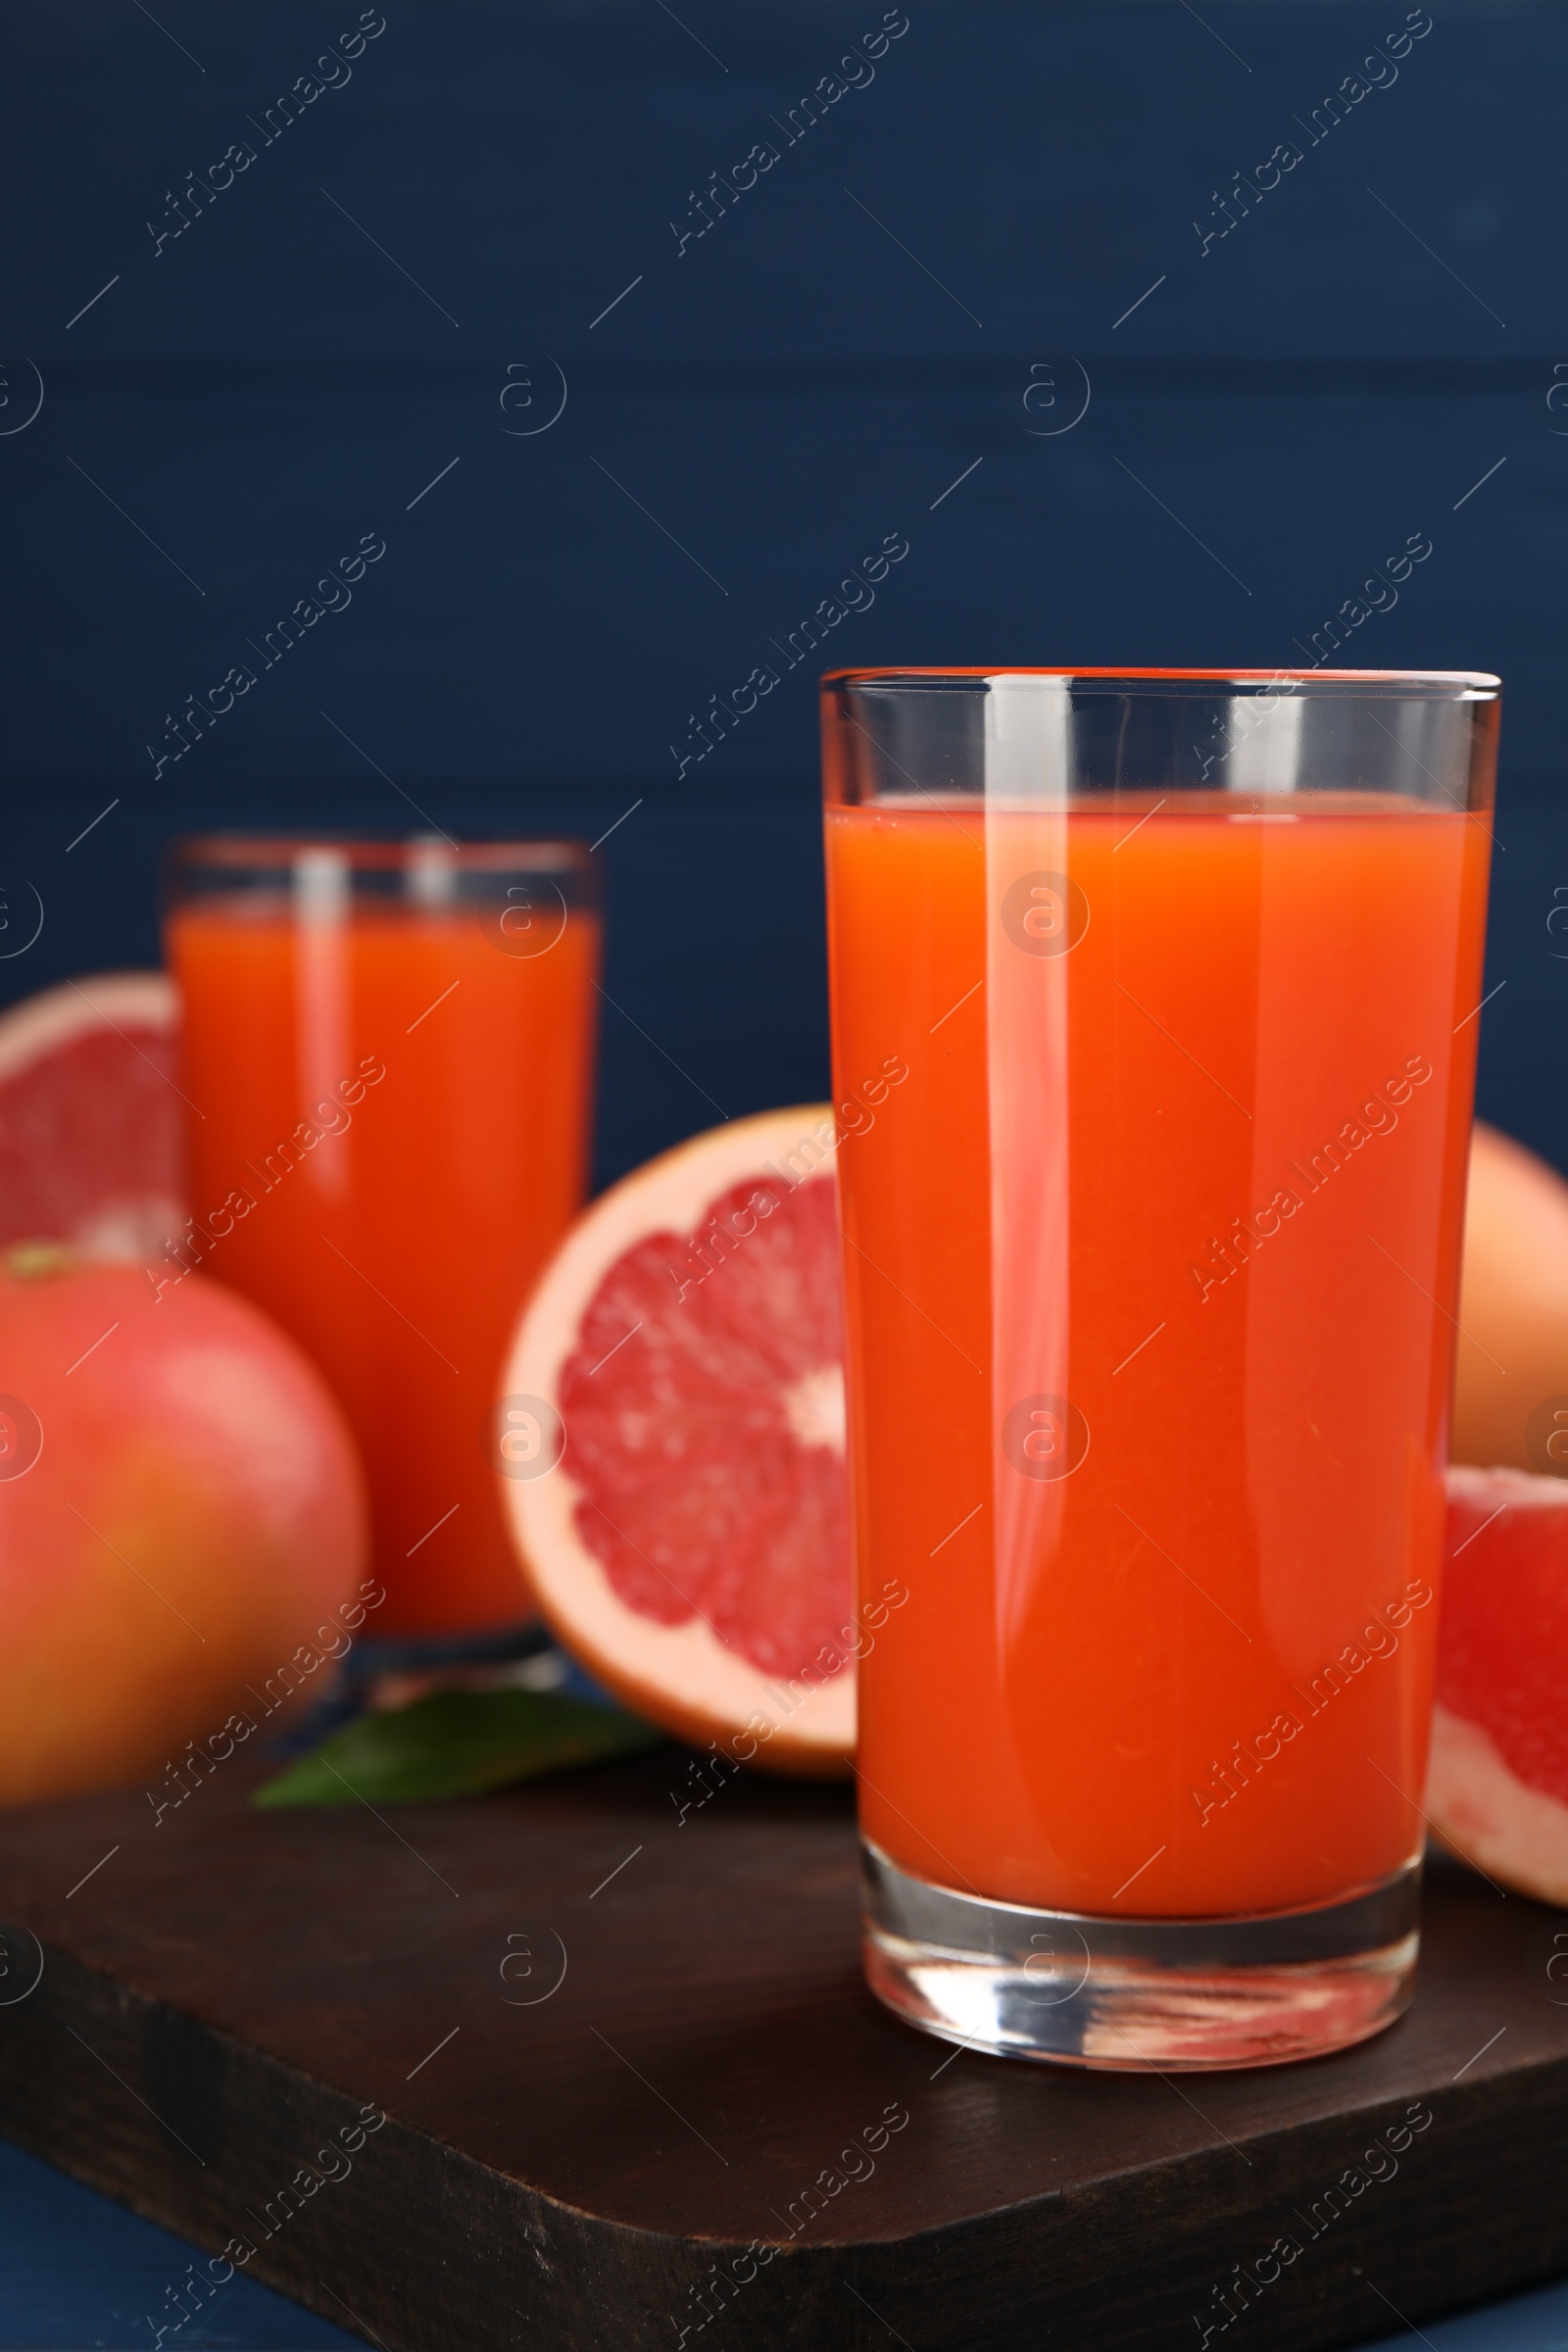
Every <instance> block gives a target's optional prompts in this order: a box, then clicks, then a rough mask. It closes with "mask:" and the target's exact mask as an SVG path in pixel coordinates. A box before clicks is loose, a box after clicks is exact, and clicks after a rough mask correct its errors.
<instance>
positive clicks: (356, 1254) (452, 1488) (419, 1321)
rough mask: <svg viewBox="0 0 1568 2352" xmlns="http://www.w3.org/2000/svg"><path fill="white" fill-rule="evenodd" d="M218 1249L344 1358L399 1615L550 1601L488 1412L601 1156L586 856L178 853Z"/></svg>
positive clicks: (591, 902)
mask: <svg viewBox="0 0 1568 2352" xmlns="http://www.w3.org/2000/svg"><path fill="white" fill-rule="evenodd" d="M168 953H169V961H170V965H171V968H172V971H173V974H174V976H175V979H176V981H177V983H178V986H179V990H180V998H181V1005H182V1017H183V1047H182V1055H183V1075H182V1077H181V1081H180V1083H181V1087H182V1089H183V1092H184V1094H185V1096H186V1099H187V1103H188V1106H189V1107H188V1110H187V1114H186V1132H187V1141H188V1178H189V1186H190V1191H189V1200H190V1205H191V1210H192V1221H191V1225H190V1227H189V1229H188V1232H187V1235H186V1239H185V1242H184V1244H183V1246H182V1247H181V1248H180V1249H179V1250H176V1251H173V1252H172V1253H171V1257H170V1262H169V1263H168V1264H167V1265H165V1266H164V1267H162V1268H160V1269H158V1270H157V1272H156V1279H157V1280H158V1281H160V1282H165V1283H167V1282H172V1281H177V1280H179V1279H180V1278H181V1275H182V1272H183V1271H184V1270H185V1268H186V1267H188V1266H194V1265H196V1264H200V1265H201V1266H202V1267H203V1268H204V1270H206V1271H207V1272H209V1273H211V1274H214V1275H216V1276H217V1277H218V1278H219V1279H220V1280H221V1281H224V1282H230V1283H232V1284H233V1285H234V1287H235V1289H236V1290H240V1291H243V1292H244V1293H245V1294H246V1296H247V1297H249V1298H251V1299H255V1300H256V1302H257V1303H258V1305H260V1306H263V1307H265V1308H267V1310H268V1311H269V1312H270V1314H272V1315H274V1316H275V1317H276V1318H277V1320H278V1321H279V1322H280V1323H282V1324H283V1325H284V1327H285V1329H287V1330H289V1331H291V1332H292V1333H293V1334H294V1336H295V1338H296V1339H297V1340H299V1342H300V1343H301V1345H302V1346H303V1347H304V1348H306V1349H307V1351H308V1352H309V1353H310V1354H311V1355H312V1356H314V1357H315V1359H316V1361H317V1363H318V1364H319V1366H320V1367H321V1369H322V1371H323V1372H324V1373H325V1374H326V1376H327V1379H328V1380H329V1381H330V1383H331V1384H332V1386H333V1388H334V1389H335V1390H336V1392H337V1395H338V1397H339V1398H340V1399H341V1401H342V1403H343V1405H344V1407H345V1409H346V1411H347V1413H348V1415H349V1418H350V1421H351V1422H352V1424H353V1426H354V1429H355V1432H356V1434H357V1436H358V1438H359V1441H360V1445H361V1447H362V1449H363V1452H364V1455H365V1459H366V1464H367V1468H368V1475H369V1484H370V1494H371V1502H372V1511H373V1519H374V1540H375V1552H376V1569H377V1573H378V1575H379V1577H380V1580H381V1582H382V1583H383V1584H384V1585H385V1588H386V1593H387V1599H386V1603H385V1606H384V1609H383V1611H382V1612H381V1613H380V1615H379V1617H378V1624H379V1625H380V1627H381V1629H382V1630H383V1631H384V1632H389V1633H390V1632H397V1633H452V1632H460V1631H464V1630H471V1629H476V1628H480V1627H485V1626H493V1625H499V1624H502V1623H505V1622H507V1621H509V1620H515V1619H516V1618H517V1617H519V1616H520V1615H522V1614H524V1613H525V1612H526V1609H527V1606H528V1598H527V1594H526V1592H525V1589H524V1587H523V1585H522V1584H521V1582H520V1581H519V1574H518V1570H517V1566H516V1560H515V1551H514V1549H513V1546H512V1544H511V1543H510V1541H509V1539H508V1537H507V1534H506V1530H505V1528H504V1525H503V1522H502V1516H501V1512H500V1508H499V1506H498V1504H497V1501H496V1478H495V1473H496V1469H497V1467H498V1466H499V1465H498V1463H497V1462H496V1460H495V1459H494V1457H493V1455H489V1456H487V1451H486V1446H487V1440H486V1435H485V1433H486V1431H487V1428H488V1426H489V1421H488V1416H489V1414H490V1409H491V1407H492V1405H493V1403H494V1401H495V1397H496V1391H497V1383H498V1380H499V1377H500V1372H501V1366H502V1359H503V1356H504V1353H505V1349H506V1343H507V1340H508V1337H509V1335H510V1332H511V1328H512V1325H513V1323H514V1322H515V1318H516V1315H517V1312H518V1309H519V1307H520V1305H521V1303H522V1301H523V1299H525V1298H526V1296H527V1293H528V1291H529V1289H530V1287H531V1285H532V1283H533V1280H534V1277H535V1276H536V1275H537V1274H538V1272H539V1271H540V1269H541V1268H542V1266H543V1265H544V1263H545V1261H546V1259H547V1258H548V1257H549V1256H550V1254H551V1252H552V1250H554V1248H555V1246H556V1244H557V1242H558V1241H559V1240H560V1238H561V1236H562V1234H563V1232H564V1230H565V1227H566V1225H567V1224H568V1223H569V1222H570V1220H571V1218H572V1216H573V1215H574V1213H575V1211H576V1210H577V1208H578V1207H579V1205H580V1203H581V1201H582V1197H583V1190H584V1183H585V1178H586V1173H587V1151H588V1133H589V1119H590V1113H591V1106H592V1093H593V1077H594V1045H595V1017H594V1008H595V1003H596V998H595V990H594V981H595V976H596V974H597V971H598V967H599V918H598V914H597V911H596V902H595V896H594V890H593V879H592V874H591V871H590V868H589V865H588V860H587V853H586V852H585V851H584V850H583V849H582V848H581V847H580V846H579V845H577V844H573V843H563V842H526V843H524V842H486V843H474V844H466V845H463V846H454V845H452V844H451V843H449V842H447V841H446V840H445V839H444V838H443V837H432V838H430V839H420V840H417V841H415V842H412V843H396V842H326V841H319V842H309V841H277V840H265V839H264V840H250V839H239V838H234V837H225V836H222V835H215V836H211V837H208V838H206V839H202V840H195V841H188V842H184V843H181V844H180V845H178V847H177V849H176V851H175V853H174V856H173V860H172V890H171V906H170V911H169V918H168Z"/></svg>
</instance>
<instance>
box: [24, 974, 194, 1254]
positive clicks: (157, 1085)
mask: <svg viewBox="0 0 1568 2352" xmlns="http://www.w3.org/2000/svg"><path fill="white" fill-rule="evenodd" d="M178 1018H179V1013H178V1005H177V1001H176V999H175V996H174V990H173V986H172V982H171V981H169V980H168V979H166V978H165V976H164V974H163V973H162V972H95V973H92V974H90V975H88V976H87V977H85V978H83V979H81V980H77V981H71V980H68V981H65V982H64V983H63V984H62V985H61V986H60V987H59V988H47V989H45V990H44V991H43V992H42V994H41V995H39V996H36V997H28V998H26V999H25V1001H24V1002H23V1003H22V1004H20V1005H13V1006H12V1007H11V1009H10V1011H9V1012H6V1013H4V1014H0V1250H5V1249H10V1248H12V1247H14V1246H15V1244H17V1243H18V1242H67V1243H69V1244H70V1245H71V1246H72V1248H73V1249H74V1250H79V1251H80V1253H81V1254H82V1255H83V1256H85V1257H92V1258H147V1257H155V1256H157V1255H158V1253H159V1252H160V1250H162V1248H163V1245H164V1242H165V1240H166V1239H167V1238H168V1237H169V1236H171V1235H173V1234H176V1233H178V1231H179V1230H180V1226H181V1224H182V1222H183V1218H184V1210H183V1207H182V1206H181V1200H180V1196H181V1191H182V1186H181V1182H180V1169H179V1163H180V1125H179V1122H180V1098H179V1095H178V1093H177V1092H176V1090H175V1084H174V1055H175V1038H176V1030H177V1026H178Z"/></svg>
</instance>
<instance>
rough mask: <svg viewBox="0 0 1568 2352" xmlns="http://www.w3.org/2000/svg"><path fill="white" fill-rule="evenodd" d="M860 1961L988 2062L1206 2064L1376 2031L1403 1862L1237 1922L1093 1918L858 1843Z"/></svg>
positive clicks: (889, 1998) (1405, 1888)
mask: <svg viewBox="0 0 1568 2352" xmlns="http://www.w3.org/2000/svg"><path fill="white" fill-rule="evenodd" d="M861 1853H862V1856H863V1861H864V1913H863V1919H864V1954H865V1973H866V1978H867V1980H868V1982H869V1984H870V1986H871V1989H872V1991H873V1992H874V1993H875V1994H876V1995H877V1997H878V1999H879V2000H882V2001H885V2002H886V2003H887V2006H888V2007H889V2008H890V2009H892V2010H894V2011H895V2012H896V2013H897V2015H898V2016H900V2017H902V2018H904V2019H905V2020H906V2022H907V2024H909V2025H911V2026H918V2027H919V2028H920V2029H921V2031H922V2032H923V2033H926V2034H937V2035H938V2036H939V2037H940V2038H941V2039H943V2040H945V2041H956V2042H959V2043H962V2044H963V2045H964V2046H966V2047H967V2048H969V2049H975V2050H985V2051H989V2052H992V2053H994V2054H995V2055H996V2056H998V2057H1012V2058H1040V2059H1054V2060H1056V2061H1058V2062H1060V2063H1061V2064H1063V2065H1067V2066H1089V2067H1103V2068H1110V2069H1137V2068H1141V2067H1142V2068H1147V2067H1157V2068H1160V2069H1162V2070H1165V2071H1171V2072H1174V2071H1177V2070H1179V2069H1182V2068H1190V2069H1195V2070H1196V2069H1216V2068H1221V2067H1233V2066H1279V2065H1283V2064H1284V2063H1286V2062H1287V2061H1288V2060H1290V2059H1295V2058H1316V2057H1320V2056H1322V2055H1323V2053H1324V2052H1325V2051H1328V2050H1343V2049H1345V2048H1347V2047H1348V2045H1349V2044H1350V2043H1351V2042H1356V2041H1364V2040H1365V2039H1366V2038H1367V2036H1368V2035H1369V2034H1378V2033H1381V2032H1382V2030H1383V2028H1384V2027H1385V2026H1390V2025H1392V2024H1393V2023H1394V2020H1395V2019H1396V2018H1397V2016H1399V2014H1400V2013H1401V2011H1403V2010H1404V2009H1405V2008H1407V2007H1408V2006H1409V2001H1410V1995H1411V1991H1412V1989H1413V1985H1414V1980H1415V1963H1416V1952H1417V1949H1418V1946H1419V1943H1420V1933H1419V1926H1418V1911H1419V1897H1420V1887H1421V1864H1420V1861H1419V1859H1417V1860H1415V1861H1413V1862H1411V1863H1408V1864H1407V1865H1406V1866H1405V1868H1404V1869H1403V1870H1400V1871H1397V1872H1396V1873H1395V1875H1394V1876H1393V1877H1392V1878H1389V1879H1385V1880H1383V1881H1382V1882H1381V1883H1380V1884H1379V1885H1377V1886H1375V1887H1366V1888H1363V1889H1362V1890H1361V1891H1360V1892H1359V1893H1357V1894H1353V1895H1350V1896H1348V1897H1347V1898H1346V1899H1344V1900H1342V1901H1339V1902H1334V1903H1319V1904H1314V1905H1311V1906H1310V1907H1308V1908H1306V1909H1304V1910H1299V1911H1268V1912H1259V1913H1255V1914H1253V1915H1252V1916H1251V1917H1249V1918H1239V1919H1096V1918H1092V1917H1090V1916H1089V1915H1088V1914H1086V1913H1077V1912H1071V1911H1035V1910H1031V1909H1029V1908H1028V1907H1027V1906H1025V1905H1023V1904H1019V1903H993V1902H986V1901H984V1900H982V1899H981V1898H979V1897H977V1896H974V1895H969V1894H956V1893H955V1892H954V1891H953V1890H952V1888H950V1887H936V1886H933V1885H931V1884H930V1882H929V1881H927V1880H924V1879H916V1878H911V1877H910V1876H909V1875H908V1874H907V1872H906V1871H902V1870H900V1869H899V1868H898V1866H897V1865H896V1864H895V1863H893V1862H891V1861H889V1859H888V1857H887V1855H886V1854H884V1853H883V1852H882V1851H881V1850H880V1849H879V1848H878V1847H877V1846H874V1845H872V1844H870V1843H869V1842H865V1841H862V1845H861Z"/></svg>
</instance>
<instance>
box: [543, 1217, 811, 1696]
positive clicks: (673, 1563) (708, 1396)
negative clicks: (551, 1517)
mask: <svg viewBox="0 0 1568 2352" xmlns="http://www.w3.org/2000/svg"><path fill="white" fill-rule="evenodd" d="M780 1191H781V1188H780V1187H779V1186H778V1185H777V1183H776V1181H775V1182H773V1183H772V1184H771V1185H769V1184H768V1183H767V1182H766V1180H759V1181H757V1182H752V1181H743V1182H742V1183H740V1184H737V1185H731V1186H730V1187H729V1189H728V1190H727V1191H726V1192H724V1193H721V1194H720V1195H718V1196H717V1198H715V1199H714V1200H712V1201H710V1202H709V1203H708V1207H707V1213H706V1215H705V1216H704V1218H703V1220H702V1225H703V1229H704V1230H708V1231H716V1232H720V1233H724V1234H728V1235H733V1236H735V1237H736V1238H735V1239H734V1242H733V1245H732V1246H730V1247H728V1248H726V1246H725V1245H724V1244H722V1243H720V1244H717V1245H715V1244H714V1243H713V1242H711V1241H710V1244H709V1250H710V1251H711V1253H712V1255H713V1258H714V1262H713V1264H712V1268H711V1272H703V1271H701V1270H700V1268H701V1265H702V1261H701V1260H700V1259H698V1258H697V1257H696V1256H695V1254H694V1253H693V1250H692V1245H691V1243H690V1242H689V1240H688V1238H687V1237H686V1236H685V1235H682V1234H676V1233H669V1232H665V1233H653V1234H650V1235H649V1236H648V1237H647V1239H646V1240H645V1241H641V1242H639V1243H637V1244H636V1245H635V1247H634V1248H633V1249H631V1250H628V1251H627V1252H626V1254H625V1256H624V1257H622V1258H621V1259H619V1261H618V1262H617V1263H616V1264H615V1265H613V1267H612V1268H611V1269H610V1271H609V1273H608V1274H607V1275H606V1277H605V1279H604V1281H603V1282H602V1283H601V1284H600V1286H599V1289H598V1291H597V1292H596V1293H595V1296H594V1298H593V1300H592V1302H591V1304H590V1305H589V1308H588V1311H587V1313H586V1314H585V1315H584V1317H583V1321H582V1328H581V1331H580V1333H579V1336H578V1339H577V1344H576V1346H575V1347H574V1348H572V1351H571V1353H570V1354H569V1355H568V1356H567V1358H566V1360H565V1362H564V1365H563V1367H562V1372H561V1388H560V1402H559V1409H560V1411H561V1413H562V1415H563V1417H564V1420H565V1423H566V1427H567V1430H568V1432H569V1433H570V1435H569V1440H568V1448H567V1451H568V1460H569V1464H570V1468H571V1472H572V1475H573V1476H574V1478H575V1479H576V1481H577V1484H578V1486H579V1488H580V1490H581V1492H580V1494H579V1496H578V1500H577V1504H576V1510H575V1517H576V1523H577V1533H578V1535H579V1536H580V1537H581V1539H582V1541H583V1543H584V1544H586V1545H587V1547H588V1549H589V1550H590V1551H591V1552H592V1553H593V1555H594V1557H595V1558H596V1559H597V1560H598V1561H599V1562H600V1563H601V1565H602V1566H603V1568H604V1570H605V1573H606V1575H607V1576H608V1577H609V1579H610V1582H611V1584H612V1585H613V1587H614V1590H615V1592H616V1593H618V1594H619V1596H620V1598H621V1599H622V1600H623V1601H624V1602H625V1603H626V1606H627V1607H628V1608H630V1609H635V1610H636V1611H637V1612H638V1613H639V1614H640V1615H641V1616H644V1617H651V1618H654V1619H656V1620H657V1621H658V1623H659V1624H661V1625H682V1624H685V1623H686V1622H687V1621H688V1620H689V1619H691V1618H693V1617H703V1618H706V1620H707V1622H708V1623H709V1625H711V1627H712V1629H713V1631H714V1632H715V1633H716V1634H717V1635H718V1637H719V1639H720V1640H721V1641H725V1642H730V1643H732V1644H733V1646H734V1647H735V1648H737V1649H738V1650H740V1652H741V1653H742V1655H743V1656H745V1657H747V1658H750V1659H751V1661H752V1663H753V1664H754V1665H756V1666H760V1668H761V1669H762V1671H763V1672H764V1673H766V1674H782V1675H789V1674H791V1673H793V1672H794V1671H795V1670H796V1669H797V1668H798V1667H800V1666H801V1664H802V1663H803V1662H804V1661H805V1660H807V1659H809V1658H811V1657H813V1656H814V1655H815V1653H816V1652H817V1651H818V1650H819V1649H820V1648H821V1647H822V1646H823V1644H824V1643H827V1642H831V1641H832V1639H833V1637H834V1635H835V1634H836V1633H837V1632H838V1631H839V1630H840V1629H841V1627H842V1626H843V1624H844V1622H845V1617H846V1614H847V1612H848V1610H849V1606H850V1591H849V1518H848V1497H847V1494H846V1488H845V1477H844V1374H843V1368H842V1359H843V1348H844V1340H843V1317H842V1302H841V1298H840V1292H839V1285H838V1282H837V1280H836V1279H835V1276H836V1274H837V1252H838V1225H837V1219H836V1216H835V1214H834V1188H833V1187H832V1186H831V1185H829V1184H814V1185H806V1186H804V1187H801V1188H800V1189H798V1190H797V1191H795V1192H794V1193H790V1194H786V1195H784V1196H783V1198H782V1199H777V1196H778V1194H779V1192H780ZM775 1199H777V1205H776V1206H769V1207H768V1208H767V1209H766V1211H765V1213H764V1212H763V1210H762V1207H761V1203H762V1202H763V1201H764V1200H765V1201H768V1202H772V1201H774V1200H775ZM720 1258H722V1262H718V1261H719V1259H720ZM628 1334H630V1335H631V1336H630V1337H628V1336H627V1335H628Z"/></svg>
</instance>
